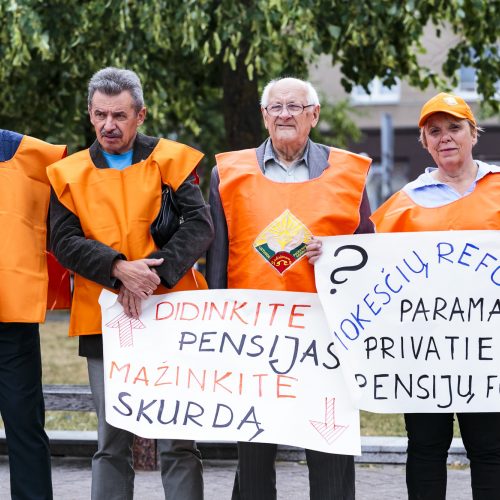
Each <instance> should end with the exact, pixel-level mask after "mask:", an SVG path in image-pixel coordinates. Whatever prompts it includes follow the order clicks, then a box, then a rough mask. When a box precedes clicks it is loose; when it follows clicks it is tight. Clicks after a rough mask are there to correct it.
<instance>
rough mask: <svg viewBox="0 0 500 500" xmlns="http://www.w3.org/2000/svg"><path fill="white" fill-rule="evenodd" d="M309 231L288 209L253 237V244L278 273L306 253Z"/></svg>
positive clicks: (281, 272) (289, 266)
mask: <svg viewBox="0 0 500 500" xmlns="http://www.w3.org/2000/svg"><path fill="white" fill-rule="evenodd" d="M311 236H312V233H311V231H309V229H308V228H307V226H306V225H305V224H304V223H303V222H301V221H300V220H299V219H297V217H295V215H293V214H292V212H290V210H285V211H284V212H283V213H282V214H281V215H280V216H279V217H277V218H276V219H274V220H273V221H272V222H271V224H269V225H268V226H267V227H266V228H265V229H264V231H262V232H261V233H260V234H259V235H258V236H257V238H256V239H255V241H254V243H253V246H254V248H255V250H257V252H259V254H260V255H261V256H262V257H263V258H264V259H266V261H267V262H269V264H271V266H273V268H274V269H276V271H278V272H279V273H280V274H283V273H284V272H286V271H288V270H289V269H290V268H291V267H292V266H293V265H294V264H295V263H296V262H298V261H299V260H300V259H302V257H304V255H305V253H306V244H307V243H308V242H309V241H310V239H311Z"/></svg>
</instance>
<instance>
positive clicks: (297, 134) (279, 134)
mask: <svg viewBox="0 0 500 500" xmlns="http://www.w3.org/2000/svg"><path fill="white" fill-rule="evenodd" d="M268 104H269V105H272V104H281V105H282V106H283V111H282V112H281V114H280V115H279V116H271V115H269V113H267V111H266V110H265V109H262V116H263V118H264V125H265V127H266V129H267V130H268V131H269V136H270V137H271V140H272V142H273V146H274V147H276V148H278V149H292V150H295V149H297V150H299V149H301V148H303V147H304V146H305V144H306V142H307V139H308V138H309V133H310V132H311V128H312V127H315V126H316V124H317V123H318V120H319V109H320V108H319V106H311V107H308V108H305V109H304V111H303V112H302V113H301V114H300V115H296V116H292V115H291V114H290V113H289V112H288V110H287V108H286V105H287V104H300V105H302V106H308V105H309V104H311V103H309V102H307V88H306V87H305V86H303V85H300V84H299V83H297V82H293V81H287V80H284V81H279V82H276V83H275V84H274V85H273V86H272V87H271V90H270V92H269V103H268Z"/></svg>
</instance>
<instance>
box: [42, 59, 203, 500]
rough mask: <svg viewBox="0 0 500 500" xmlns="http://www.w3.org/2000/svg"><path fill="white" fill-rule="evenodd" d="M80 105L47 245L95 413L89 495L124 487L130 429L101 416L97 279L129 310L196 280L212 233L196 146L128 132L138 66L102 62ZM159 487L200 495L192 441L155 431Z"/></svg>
mask: <svg viewBox="0 0 500 500" xmlns="http://www.w3.org/2000/svg"><path fill="white" fill-rule="evenodd" d="M88 110H89V115H90V121H91V123H92V125H93V126H94V129H95V132H96V135H97V140H96V141H95V142H94V144H93V145H92V146H91V147H90V149H88V150H85V151H81V152H79V153H76V154H74V155H71V156H69V157H68V158H66V159H65V160H63V161H61V162H58V163H56V164H55V165H52V166H51V168H50V169H49V172H48V174H49V178H50V182H51V184H52V187H53V195H52V199H51V217H50V222H51V246H52V250H53V252H54V254H55V256H56V257H57V258H58V259H59V261H60V262H61V263H62V264H63V265H64V266H65V267H67V268H68V269H71V270H72V271H74V272H75V288H74V295H73V303H72V308H71V319H70V335H78V336H80V337H79V339H80V340H79V353H80V355H81V356H85V357H87V364H88V371H89V380H90V387H91V390H92V395H93V398H94V402H95V405H96V411H97V418H98V449H97V452H96V453H95V455H94V457H93V460H92V498H93V499H95V500H102V499H106V500H111V499H116V500H124V499H131V498H132V497H133V487H134V469H133V464H132V450H131V448H132V441H133V435H132V434H130V433H129V432H127V431H125V430H123V429H117V428H114V427H112V426H111V425H109V424H108V423H107V422H106V419H105V400H104V368H103V353H102V336H101V333H102V327H101V313H100V308H99V304H98V298H99V294H100V292H101V291H102V289H103V287H105V288H108V289H111V290H116V291H117V292H118V291H119V298H118V300H119V301H120V302H121V303H122V305H123V307H124V310H125V312H126V313H127V314H128V315H129V316H131V317H138V316H139V314H140V312H141V301H142V300H143V299H145V298H147V297H149V295H151V294H152V293H153V292H154V293H167V292H168V291H169V290H170V291H171V290H186V289H196V288H206V283H205V282H204V279H203V277H202V276H201V275H200V274H199V273H197V272H196V271H194V270H192V266H193V265H194V264H195V262H196V260H197V259H198V258H199V257H200V256H201V255H202V254H203V253H204V252H205V250H206V249H207V247H208V246H209V244H210V242H211V240H212V237H213V227H212V221H211V218H210V213H209V210H208V207H207V206H206V205H205V202H204V200H203V196H202V194H201V191H200V189H199V186H198V183H197V176H196V174H195V173H194V170H195V168H196V165H197V164H198V162H199V161H200V159H201V158H202V156H203V155H202V154H201V153H200V152H198V151H196V150H194V149H192V148H190V147H188V146H185V145H183V144H179V143H176V142H173V141H168V140H165V139H159V138H154V137H148V136H145V135H142V134H140V133H138V132H137V129H138V127H139V126H140V125H142V123H143V122H144V119H145V116H146V108H145V107H144V99H143V93H142V86H141V83H140V80H139V78H138V76H137V75H136V74H135V73H134V72H132V71H130V70H124V69H117V68H105V69H103V70H101V71H98V72H97V73H96V74H94V76H93V77H92V78H91V80H90V83H89V92H88ZM162 185H163V186H166V185H168V186H169V188H170V189H171V191H172V192H173V193H174V194H173V196H174V197H175V199H176V201H177V205H178V207H179V210H180V212H181V215H182V217H183V223H182V225H181V226H180V227H179V229H178V230H177V231H176V232H175V233H174V234H173V236H172V237H171V238H170V239H169V240H168V241H167V242H166V243H165V244H164V245H163V246H162V247H161V248H158V247H157V246H156V244H155V241H154V240H153V238H152V235H151V230H150V227H151V224H152V223H153V221H154V220H155V219H156V216H157V214H158V212H159V210H160V205H161V202H162ZM158 448H159V451H160V466H161V476H162V481H163V487H164V490H165V495H166V496H168V498H175V499H176V500H200V499H202V498H203V479H202V466H201V457H200V454H199V451H198V449H197V447H196V445H195V443H194V442H193V441H187V440H165V439H163V440H159V441H158Z"/></svg>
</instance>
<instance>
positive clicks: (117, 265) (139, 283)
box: [111, 259, 163, 299]
mask: <svg viewBox="0 0 500 500" xmlns="http://www.w3.org/2000/svg"><path fill="white" fill-rule="evenodd" d="M162 263H163V259H139V260H132V261H128V260H121V259H117V260H116V261H115V262H114V263H113V267H112V269H111V276H112V277H113V278H117V279H119V280H120V281H121V282H122V284H123V286H124V287H125V288H126V289H127V290H128V291H129V292H131V293H132V294H134V295H135V296H136V297H138V298H140V299H147V298H148V297H149V296H150V295H151V294H152V293H153V292H154V291H155V290H156V288H157V287H158V285H159V284H160V282H161V280H160V277H159V276H158V273H156V272H154V271H152V270H151V269H150V267H155V266H159V265H161V264H162Z"/></svg>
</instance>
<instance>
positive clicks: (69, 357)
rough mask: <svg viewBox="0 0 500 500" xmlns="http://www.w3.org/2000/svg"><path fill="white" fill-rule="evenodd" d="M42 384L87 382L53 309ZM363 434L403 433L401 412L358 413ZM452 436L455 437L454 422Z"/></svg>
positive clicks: (75, 425)
mask: <svg viewBox="0 0 500 500" xmlns="http://www.w3.org/2000/svg"><path fill="white" fill-rule="evenodd" d="M40 338H41V343H42V362H43V383H44V384H88V376H87V363H86V361H85V358H81V357H80V356H78V339H77V338H76V337H73V338H70V337H68V315H67V314H66V313H65V312H53V313H49V314H48V316H47V321H46V323H45V324H43V325H40ZM46 427H47V429H61V430H66V429H78V430H94V429H96V428H97V419H96V417H95V414H94V413H92V412H61V411H49V412H47V415H46ZM361 434H362V435H363V436H405V435H406V432H405V426H404V420H403V416H402V415H392V414H391V415H387V414H378V413H369V412H365V411H362V412H361ZM455 435H456V436H459V435H460V434H459V432H458V426H457V425H456V424H455Z"/></svg>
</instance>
